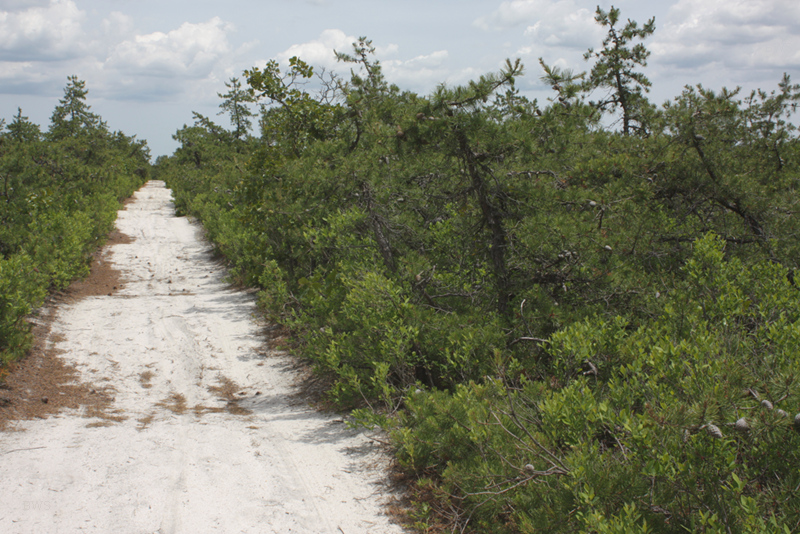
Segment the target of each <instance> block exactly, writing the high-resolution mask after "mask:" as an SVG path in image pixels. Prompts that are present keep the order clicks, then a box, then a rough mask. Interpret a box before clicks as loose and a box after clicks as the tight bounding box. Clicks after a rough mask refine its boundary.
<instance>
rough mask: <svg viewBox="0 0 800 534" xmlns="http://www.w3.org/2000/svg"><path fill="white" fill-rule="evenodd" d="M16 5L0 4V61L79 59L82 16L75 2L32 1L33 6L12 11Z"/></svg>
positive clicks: (82, 39) (83, 43)
mask: <svg viewBox="0 0 800 534" xmlns="http://www.w3.org/2000/svg"><path fill="white" fill-rule="evenodd" d="M19 4H20V2H4V3H3V9H4V11H0V59H5V60H16V61H32V60H42V59H47V60H55V59H65V58H70V57H79V56H80V55H82V54H83V53H84V52H85V50H86V39H85V33H84V30H83V28H82V24H83V21H84V19H85V14H84V12H82V11H81V10H79V9H78V6H77V5H75V2H73V1H72V0H51V1H50V2H49V3H45V4H44V5H42V3H41V2H34V3H33V4H34V6H33V7H28V8H27V9H24V10H17V11H14V10H13V9H14V8H17V7H20V6H19ZM27 5H30V4H27Z"/></svg>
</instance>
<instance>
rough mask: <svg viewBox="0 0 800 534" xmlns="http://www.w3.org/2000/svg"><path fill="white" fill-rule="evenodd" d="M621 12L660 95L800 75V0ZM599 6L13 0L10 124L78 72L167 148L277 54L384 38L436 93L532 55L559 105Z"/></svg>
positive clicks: (315, 56)
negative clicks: (560, 75)
mask: <svg viewBox="0 0 800 534" xmlns="http://www.w3.org/2000/svg"><path fill="white" fill-rule="evenodd" d="M612 5H613V6H614V7H617V8H619V9H620V11H621V18H622V19H623V21H624V20H627V19H632V20H635V21H637V22H639V23H640V24H644V23H645V22H647V20H649V19H650V18H652V17H655V25H656V31H655V33H654V34H653V35H652V36H650V37H649V38H648V39H647V40H646V41H645V43H644V44H645V46H646V47H647V48H648V50H650V52H651V56H650V57H649V59H648V65H647V67H645V68H643V69H642V70H643V72H644V73H645V74H646V75H647V76H648V77H649V78H650V81H651V82H652V84H653V86H652V88H651V91H650V95H649V97H650V99H651V101H653V102H654V103H656V104H662V103H663V102H665V101H667V100H671V99H672V98H674V97H676V96H678V95H679V94H680V93H681V91H682V90H683V88H684V87H685V86H686V85H697V84H702V85H703V86H704V87H706V88H709V89H713V90H719V89H721V88H722V87H727V88H729V89H732V88H735V87H739V86H740V87H742V88H743V91H744V93H745V94H746V93H749V91H751V90H752V89H756V88H761V89H764V90H767V91H772V90H774V89H776V88H777V84H778V82H779V81H780V80H781V77H782V76H783V73H788V74H789V75H790V76H792V79H793V81H794V82H800V2H799V1H798V0H617V1H616V2H613V4H612V3H611V2H605V1H601V2H600V3H599V6H600V7H601V8H603V9H604V10H608V9H609V8H610V7H612ZM597 6H598V1H597V0H592V1H584V0H507V1H496V0H448V1H439V0H393V1H389V0H225V1H216V0H215V1H212V0H0V118H4V119H6V121H10V120H11V119H12V117H13V116H14V115H16V113H17V108H18V107H19V108H21V109H22V114H23V115H24V116H27V117H29V118H30V120H31V121H33V122H35V123H37V124H39V125H40V126H41V127H42V129H43V130H46V129H47V128H48V127H49V124H50V116H51V114H52V112H53V109H54V107H55V106H56V105H58V100H59V99H60V98H62V97H63V95H64V87H65V86H66V83H67V77H68V76H70V75H77V76H78V78H79V79H81V80H84V81H85V82H86V88H87V89H88V90H89V93H88V97H87V103H88V104H89V105H90V106H91V107H92V111H93V112H95V113H97V114H99V115H100V116H101V117H102V118H103V119H104V120H105V121H106V122H107V123H108V126H109V128H110V129H112V130H118V131H122V132H124V133H125V134H127V135H136V137H137V138H138V139H145V140H147V142H148V146H149V147H150V149H151V152H152V155H153V157H154V158H155V157H157V156H159V155H169V154H171V153H172V152H173V151H174V150H175V148H176V147H177V144H176V142H175V141H174V140H173V139H172V135H173V134H174V133H175V132H176V131H177V130H178V129H180V128H181V127H182V126H183V125H185V124H191V123H192V122H193V119H192V112H193V111H196V112H198V113H202V114H203V115H206V116H209V117H212V118H214V119H215V120H216V121H217V122H218V123H220V124H222V125H225V126H229V124H228V123H227V118H226V117H225V116H220V117H216V114H217V113H218V112H219V111H220V109H219V104H220V103H221V101H222V100H221V99H220V98H219V97H218V93H224V92H226V91H227V89H226V87H225V85H224V84H225V82H226V81H229V80H230V79H231V78H232V77H240V78H241V77H242V72H243V71H244V70H245V69H249V68H252V67H263V66H264V65H265V64H266V62H267V61H269V60H270V59H275V60H278V61H279V62H280V63H282V64H286V63H287V62H288V59H289V58H290V57H292V56H295V55H296V56H299V57H300V58H301V59H304V60H305V61H307V62H308V63H311V64H312V65H315V66H316V67H317V68H318V69H319V68H325V69H327V70H329V71H334V72H337V73H339V74H341V75H344V76H345V77H346V76H347V75H348V73H349V69H350V67H349V66H348V65H343V64H341V63H337V62H336V60H335V57H334V55H333V51H334V50H338V51H344V52H349V51H350V50H352V43H353V42H354V41H355V40H356V39H357V38H358V37H360V36H365V37H367V38H369V39H371V40H372V41H373V46H375V48H376V58H377V59H378V60H379V61H380V62H381V65H382V66H383V70H384V73H385V75H386V77H387V79H388V80H389V81H390V82H392V83H395V84H397V85H398V86H399V87H400V88H401V89H403V90H410V91H414V92H417V93H418V94H421V95H427V94H429V93H431V92H432V91H433V90H434V89H435V88H436V86H437V85H439V84H442V83H444V84H447V85H448V86H455V85H460V84H464V83H466V82H468V81H469V80H472V79H477V78H478V77H479V76H480V75H482V74H486V73H489V72H497V71H498V70H499V69H500V68H501V67H502V65H503V64H504V63H505V60H506V58H511V59H516V58H520V59H521V60H522V62H523V64H524V65H525V76H524V77H523V78H521V79H519V80H518V88H519V89H520V90H521V92H522V93H523V94H525V95H526V96H528V97H529V98H537V99H539V101H540V102H545V101H546V100H547V98H550V97H552V96H553V94H552V91H551V90H550V89H549V87H547V86H546V85H545V84H543V83H542V81H541V79H540V77H541V75H542V70H541V67H540V66H539V58H543V59H544V61H545V62H546V63H548V64H550V65H555V66H558V67H561V68H568V69H572V70H573V71H575V72H582V71H585V70H589V69H590V68H591V64H590V63H587V62H586V61H585V60H584V59H583V54H584V52H586V50H587V49H588V48H590V47H595V48H599V47H600V46H601V44H602V40H603V37H604V34H605V32H604V30H603V28H602V27H600V26H599V25H598V24H597V23H596V22H595V21H594V14H595V10H596V8H597Z"/></svg>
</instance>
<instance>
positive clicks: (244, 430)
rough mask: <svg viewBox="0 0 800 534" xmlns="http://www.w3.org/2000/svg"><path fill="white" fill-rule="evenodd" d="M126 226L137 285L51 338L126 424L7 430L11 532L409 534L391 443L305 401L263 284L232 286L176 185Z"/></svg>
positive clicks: (141, 199) (130, 273)
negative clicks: (400, 512) (391, 511)
mask: <svg viewBox="0 0 800 534" xmlns="http://www.w3.org/2000/svg"><path fill="white" fill-rule="evenodd" d="M117 228H118V229H119V230H120V231H121V232H122V233H124V234H127V235H128V236H129V237H131V238H132V239H133V241H132V242H131V243H128V244H118V245H114V246H113V247H112V249H111V261H113V262H114V263H115V264H116V267H117V269H119V270H121V271H122V272H123V276H124V278H125V280H126V284H125V287H124V288H123V289H121V290H120V291H118V292H117V293H115V294H113V295H112V296H103V297H87V298H85V299H83V300H81V301H79V302H76V303H73V304H62V305H61V306H60V307H59V308H58V309H57V310H56V315H55V322H54V324H53V327H52V331H51V341H50V343H52V344H54V345H55V348H56V349H58V350H61V351H63V354H62V356H61V357H62V358H64V359H65V360H67V361H68V362H72V363H74V364H76V365H77V366H78V368H79V369H80V371H81V374H82V380H86V381H90V382H92V383H93V384H97V385H98V387H101V386H102V387H106V386H110V387H111V388H113V392H112V395H113V396H114V397H115V401H114V402H113V404H112V406H111V410H112V412H113V413H112V415H118V416H120V418H123V417H124V418H125V419H124V420H122V421H119V422H114V421H109V420H108V419H107V418H105V419H102V418H87V417H86V415H87V414H86V413H82V412H81V411H78V410H67V411H63V412H61V413H60V414H59V415H57V416H55V417H51V418H49V419H45V420H33V421H24V422H20V423H18V424H17V425H16V427H15V428H14V429H13V431H7V432H0V481H2V482H0V532H2V533H5V534H14V533H20V534H28V533H43V534H63V533H73V532H94V533H115V534H124V533H136V534H139V533H161V534H172V533H187V534H189V533H191V534H203V533H211V532H220V533H282V534H283V533H315V534H316V533H331V534H355V533H375V534H377V533H381V534H389V533H400V532H402V530H401V529H400V528H399V527H398V526H396V525H393V524H392V523H390V521H389V519H388V517H387V516H386V515H385V511H384V507H383V504H384V503H385V502H386V500H387V497H388V496H390V490H389V489H388V488H387V486H386V482H385V476H386V475H385V472H384V471H383V466H384V465H385V462H386V459H385V457H384V456H383V454H382V453H381V450H380V448H379V446H378V445H377V444H375V443H373V442H372V441H371V440H370V439H369V438H368V437H367V436H365V435H363V434H361V433H358V432H356V431H353V430H350V429H348V428H347V427H346V425H344V424H342V422H341V420H339V419H338V418H337V417H336V416H333V415H329V414H321V413H319V412H317V411H315V410H314V409H313V408H311V407H309V406H308V405H307V404H306V403H304V402H302V401H300V400H298V397H297V396H293V392H294V390H293V387H292V382H293V380H294V378H295V375H294V374H293V372H292V371H291V361H290V360H289V359H288V358H287V357H286V356H282V355H280V354H276V353H273V352H271V351H269V350H267V349H266V347H265V343H264V336H263V335H262V328H263V325H259V322H258V320H257V318H256V308H255V304H254V302H253V297H252V295H248V294H247V293H244V292H241V291H237V290H235V289H232V288H231V287H229V286H228V285H227V284H226V283H225V281H224V273H223V272H222V270H221V269H220V267H219V265H218V264H217V263H215V262H214V261H213V260H212V258H211V255H210V248H209V246H208V245H207V244H206V243H205V242H204V241H203V240H202V239H201V231H200V229H199V227H198V226H197V225H195V224H192V223H190V222H189V221H188V220H187V219H185V218H179V217H176V216H175V214H174V208H173V205H172V202H171V194H170V191H169V190H168V189H166V188H165V187H164V184H163V182H158V181H152V182H150V183H148V184H147V185H146V186H145V187H144V188H142V189H141V190H140V191H139V192H138V193H137V194H136V196H135V201H134V202H132V203H130V204H128V206H127V208H126V209H124V210H122V211H120V213H119V219H118V221H117ZM233 384H236V390H235V398H237V399H241V400H238V401H237V402H234V403H230V402H229V401H228V400H226V399H225V398H223V397H224V396H223V395H222V394H221V393H220V391H221V389H224V388H225V386H228V388H229V389H230V387H232V385H233Z"/></svg>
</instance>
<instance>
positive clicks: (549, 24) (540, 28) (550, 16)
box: [473, 0, 602, 49]
mask: <svg viewBox="0 0 800 534" xmlns="http://www.w3.org/2000/svg"><path fill="white" fill-rule="evenodd" d="M473 25H474V26H477V27H478V28H481V29H483V30H495V31H509V30H513V29H514V28H517V27H519V26H525V27H526V29H525V35H526V36H528V37H529V38H530V39H531V40H532V41H533V42H534V43H536V44H537V45H541V46H561V47H570V48H574V47H577V48H581V49H585V48H588V47H589V46H591V45H592V44H594V43H596V42H597V37H598V36H599V35H602V30H601V29H599V27H598V25H597V23H596V22H595V21H594V9H587V8H585V7H580V6H579V5H578V4H577V3H576V1H575V0H511V1H506V2H503V3H502V4H500V7H498V8H497V9H496V10H495V11H494V12H492V13H491V14H490V15H488V16H484V17H481V18H479V19H477V20H475V22H474V23H473Z"/></svg>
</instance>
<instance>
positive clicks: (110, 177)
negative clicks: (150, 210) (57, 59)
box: [0, 77, 149, 365]
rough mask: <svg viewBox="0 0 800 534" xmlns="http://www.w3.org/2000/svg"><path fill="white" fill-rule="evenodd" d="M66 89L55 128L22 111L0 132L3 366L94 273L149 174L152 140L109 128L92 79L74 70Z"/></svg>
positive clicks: (56, 113) (0, 331) (0, 345)
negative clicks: (44, 315) (52, 307)
mask: <svg viewBox="0 0 800 534" xmlns="http://www.w3.org/2000/svg"><path fill="white" fill-rule="evenodd" d="M64 93H65V94H64V98H63V99H62V100H61V101H60V103H59V105H58V106H56V108H55V110H54V111H53V116H52V119H51V125H50V129H49V130H48V131H47V132H44V133H42V132H41V131H40V129H39V126H37V125H36V124H33V123H31V122H30V121H28V119H27V117H24V116H23V115H22V111H21V110H20V111H19V112H18V113H17V115H16V116H15V117H14V118H13V120H12V121H11V122H10V123H9V124H8V125H7V126H5V127H4V128H3V131H2V132H0V189H1V190H0V365H2V364H4V363H7V362H9V361H11V360H13V359H15V358H18V357H19V356H21V355H22V354H24V352H25V350H27V348H28V346H29V342H30V339H29V335H28V333H29V332H28V330H29V329H28V324H27V322H26V321H25V316H26V315H28V314H29V313H30V312H31V310H32V309H34V308H36V307H38V306H40V305H41V304H42V302H43V299H44V297H45V296H46V295H47V293H48V292H49V291H53V290H58V289H62V288H63V287H65V286H66V285H67V284H69V282H71V281H72V280H74V279H75V278H77V277H80V276H84V275H86V274H87V273H88V269H89V259H90V257H91V253H92V252H93V251H94V250H95V249H96V248H97V246H98V245H99V244H101V242H102V240H103V239H104V237H105V236H106V234H107V233H108V232H109V231H110V230H111V229H112V228H113V224H114V219H115V218H116V214H117V210H118V209H119V206H120V201H121V200H123V199H125V198H127V197H129V196H130V195H131V194H132V193H133V192H134V191H135V190H136V189H138V188H139V187H140V186H141V185H142V184H143V183H144V181H145V179H146V176H147V173H148V172H149V171H148V169H149V151H148V149H147V146H146V144H145V142H143V141H137V140H135V139H133V138H131V137H127V136H125V135H124V134H122V133H120V132H110V131H109V130H108V128H107V126H106V124H105V123H104V122H103V121H102V120H100V117H98V116H97V115H95V114H94V113H92V112H91V111H90V107H89V106H88V105H87V104H86V103H85V97H86V94H87V91H86V89H85V88H84V82H82V81H80V80H78V79H77V78H75V77H71V78H70V79H69V83H68V85H67V87H66V89H65V92H64ZM1 126H2V125H0V127H1Z"/></svg>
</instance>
